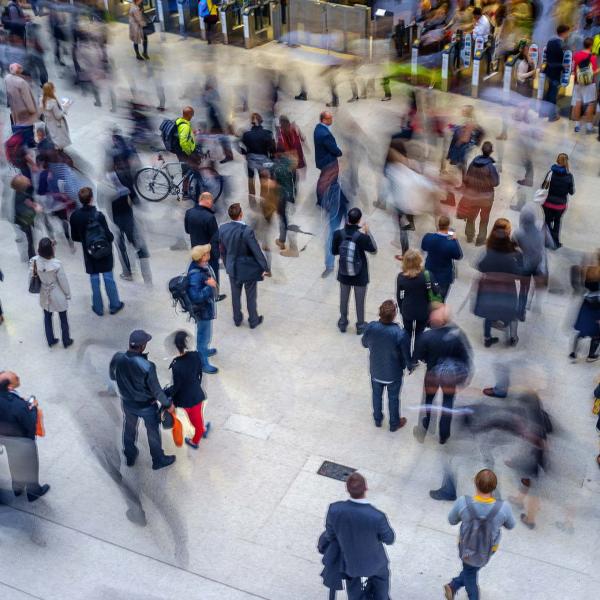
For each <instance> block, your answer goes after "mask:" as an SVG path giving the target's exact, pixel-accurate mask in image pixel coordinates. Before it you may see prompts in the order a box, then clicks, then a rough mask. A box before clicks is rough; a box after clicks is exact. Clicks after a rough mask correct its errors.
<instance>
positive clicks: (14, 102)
mask: <svg viewBox="0 0 600 600" xmlns="http://www.w3.org/2000/svg"><path fill="white" fill-rule="evenodd" d="M4 82H5V83H6V100H7V104H8V106H9V108H10V114H11V116H12V119H13V123H14V124H15V125H33V124H35V123H36V122H37V121H38V120H39V117H40V111H39V109H38V106H37V104H36V101H35V97H34V96H33V92H32V91H31V88H30V87H29V84H28V83H27V81H25V79H24V78H23V77H21V76H20V75H12V74H11V73H9V74H8V75H6V77H4Z"/></svg>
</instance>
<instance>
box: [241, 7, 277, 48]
mask: <svg viewBox="0 0 600 600" xmlns="http://www.w3.org/2000/svg"><path fill="white" fill-rule="evenodd" d="M242 22H243V25H244V47H245V48H254V47H255V46H258V45H260V44H264V43H266V42H268V41H270V40H272V39H273V27H272V25H271V7H270V2H269V1H268V0H266V1H259V2H257V3H256V4H255V5H254V6H248V7H247V8H245V9H244V12H243V14H242Z"/></svg>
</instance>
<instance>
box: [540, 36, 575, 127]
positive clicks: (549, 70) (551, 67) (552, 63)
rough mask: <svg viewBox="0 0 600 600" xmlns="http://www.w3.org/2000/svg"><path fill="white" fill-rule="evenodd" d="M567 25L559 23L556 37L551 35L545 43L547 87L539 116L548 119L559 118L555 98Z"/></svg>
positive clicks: (561, 70) (560, 73)
mask: <svg viewBox="0 0 600 600" xmlns="http://www.w3.org/2000/svg"><path fill="white" fill-rule="evenodd" d="M569 31H570V30H569V26H568V25H559V26H558V27H557V28H556V37H553V38H552V39H551V40H549V41H548V43H547V44H546V70H545V71H544V73H545V75H546V82H547V84H548V87H547V88H546V93H545V94H544V102H545V103H546V104H545V105H544V107H543V110H544V111H545V113H544V114H543V115H541V116H546V117H548V121H556V120H558V119H559V116H558V111H557V109H556V99H557V97H558V89H559V88H560V80H561V78H562V74H563V59H564V57H565V41H566V39H567V38H568V37H569Z"/></svg>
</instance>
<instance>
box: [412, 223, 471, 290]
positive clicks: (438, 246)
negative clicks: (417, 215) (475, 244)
mask: <svg viewBox="0 0 600 600" xmlns="http://www.w3.org/2000/svg"><path fill="white" fill-rule="evenodd" d="M421 250H423V252H427V258H426V259H425V268H426V269H427V270H428V271H430V272H431V273H433V276H434V277H435V280H436V281H437V282H438V286H439V290H440V295H441V296H442V300H443V301H444V302H445V301H446V298H447V296H448V293H449V292H450V286H451V285H452V283H453V282H454V261H455V260H460V259H461V258H462V257H463V252H462V248H461V247H460V244H459V243H458V240H457V239H456V237H455V235H454V231H451V230H450V219H449V218H448V217H447V216H445V215H442V216H441V217H440V218H439V219H438V230H437V231H436V232H435V233H426V234H425V235H424V236H423V239H422V240H421Z"/></svg>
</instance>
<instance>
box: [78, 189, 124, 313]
mask: <svg viewBox="0 0 600 600" xmlns="http://www.w3.org/2000/svg"><path fill="white" fill-rule="evenodd" d="M79 201H80V202H81V205H82V206H81V208H78V209H77V210H75V211H74V212H73V214H72V215H71V218H70V223H71V237H72V239H73V241H74V242H81V246H82V248H83V261H84V263H85V272H86V273H87V274H88V275H89V276H90V283H91V286H92V311H93V312H94V313H96V314H97V315H98V316H99V317H101V316H102V315H103V314H104V305H103V302H102V294H101V293H100V275H102V279H104V288H105V290H106V295H107V296H108V301H109V310H110V314H111V315H114V314H116V313H118V312H119V311H120V310H122V309H123V307H124V306H125V304H124V303H123V302H121V300H120V298H119V291H118V290H117V284H116V283H115V279H114V277H113V272H112V271H113V266H114V257H113V249H112V243H113V240H114V239H115V238H114V235H113V234H112V231H111V230H110V229H109V227H108V224H107V223H106V217H105V216H104V215H103V214H102V213H101V212H100V211H99V210H98V209H97V208H96V207H95V206H93V201H94V195H93V193H92V190H91V188H89V187H83V188H81V189H80V190H79Z"/></svg>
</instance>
